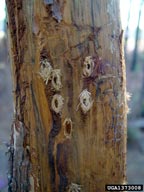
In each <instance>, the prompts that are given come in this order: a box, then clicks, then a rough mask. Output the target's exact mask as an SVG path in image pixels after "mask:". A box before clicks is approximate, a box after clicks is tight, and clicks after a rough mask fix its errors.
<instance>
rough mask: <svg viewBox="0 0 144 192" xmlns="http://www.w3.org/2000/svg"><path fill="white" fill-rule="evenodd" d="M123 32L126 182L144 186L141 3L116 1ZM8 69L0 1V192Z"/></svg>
mask: <svg viewBox="0 0 144 192" xmlns="http://www.w3.org/2000/svg"><path fill="white" fill-rule="evenodd" d="M120 8H121V19H122V26H123V29H124V31H125V37H124V38H125V60H126V68H127V91H128V95H130V96H131V98H130V100H129V101H128V103H129V108H130V112H129V114H128V146H127V147H128V154H127V178H128V183H129V184H144V166H143V164H144V0H120ZM12 97H13V96H12V79H11V67H10V61H9V54H8V40H7V34H6V8H5V1H4V0H0V192H6V191H7V177H8V172H7V170H8V156H7V155H6V152H7V151H8V146H9V140H10V135H11V124H12V120H13V98H12Z"/></svg>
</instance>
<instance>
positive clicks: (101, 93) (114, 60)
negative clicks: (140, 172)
mask: <svg viewBox="0 0 144 192" xmlns="http://www.w3.org/2000/svg"><path fill="white" fill-rule="evenodd" d="M6 3H7V8H8V13H9V23H8V27H9V37H10V45H11V50H10V51H11V62H12V66H13V81H14V87H15V93H14V98H15V109H16V120H19V121H21V122H22V123H23V125H24V129H25V130H26V135H25V137H24V139H23V140H24V141H23V144H24V145H23V151H24V152H23V155H24V158H25V159H28V161H29V162H30V164H31V166H30V172H29V175H27V176H26V175H25V172H21V178H18V179H19V182H22V180H23V178H25V179H27V182H28V181H29V178H30V177H31V178H33V181H34V183H30V185H34V186H32V187H31V189H34V191H35V192H39V191H41V192H46V191H47V192H50V191H53V192H54V191H55V192H56V191H67V190H68V188H69V186H70V185H71V183H75V184H78V185H80V186H81V189H82V191H90V192H91V191H99V192H103V191H104V187H105V184H109V183H113V184H114V183H119V184H122V183H124V182H125V162H126V160H125V152H126V114H125V108H126V100H125V68H124V61H123V56H122V41H121V39H122V33H121V28H120V26H119V16H118V15H115V18H112V16H111V15H108V14H109V13H107V7H108V2H107V1H98V0H92V1H89V0H84V1H83V0H79V1H76V0H75V1H70V0H68V1H64V0H59V1H58V0H56V1H49V0H45V1H39V0H36V1H32V0H29V1H26V2H24V1H23V2H22V1H20V0H15V1H14V2H13V1H12V0H9V1H8V0H7V1H6ZM117 4H118V2H116V1H114V3H113V6H111V11H112V12H113V11H114V10H117V12H118V7H117V6H118V5H117ZM30 10H32V13H31V11H30ZM106 13H107V14H106ZM53 16H54V17H53ZM58 21H60V22H59V23H58ZM116 21H117V22H116ZM113 33H115V34H116V36H115V37H114V40H113V41H112V40H111V35H112V34H113ZM117 37H119V38H117ZM111 43H113V45H112V46H113V47H114V48H115V50H113V52H111V49H110V47H111ZM87 56H92V57H93V58H94V60H95V70H94V72H93V74H92V75H91V76H90V77H89V78H85V77H83V63H84V60H85V58H86V57H87ZM44 59H48V61H49V62H50V63H51V66H52V67H53V69H60V70H61V73H62V88H61V89H59V90H54V89H52V84H51V80H50V81H49V82H48V84H47V85H45V83H44V82H43V79H42V78H41V77H40V75H39V71H40V65H41V61H42V60H44ZM84 89H87V90H88V91H89V92H90V93H91V97H92V98H93V101H94V102H93V106H92V107H91V109H90V110H89V111H88V112H87V113H86V114H84V113H83V112H82V111H81V110H77V107H78V104H79V95H80V93H81V92H82V91H83V90H84ZM55 94H60V95H62V97H64V106H63V108H62V111H61V113H60V114H56V113H55V112H54V111H53V110H52V108H51V101H52V98H53V96H54V95H55ZM66 118H71V120H72V126H73V128H72V134H71V137H70V138H66V137H65V134H64V129H65V127H64V125H63V122H64V120H65V119H66ZM69 130H70V129H69V127H68V128H67V133H69ZM27 147H28V148H29V153H28V154H27V153H25V151H26V148H27ZM11 156H12V158H14V157H15V155H14V153H11ZM18 163H19V162H18V161H16V159H15V160H14V161H13V163H12V165H11V169H12V166H15V168H16V169H18ZM28 166H29V165H28ZM11 171H12V170H11ZM115 173H116V174H115ZM17 176H18V175H17V174H16V175H13V174H12V180H14V179H16V177H17ZM18 177H20V176H18ZM31 180H32V179H31ZM11 183H13V182H11ZM30 185H29V186H28V189H29V190H30ZM16 187H17V190H18V191H21V190H22V189H21V188H20V186H19V185H18V186H16ZM23 191H26V189H23Z"/></svg>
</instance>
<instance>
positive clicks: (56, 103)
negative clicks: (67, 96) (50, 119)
mask: <svg viewBox="0 0 144 192" xmlns="http://www.w3.org/2000/svg"><path fill="white" fill-rule="evenodd" d="M55 107H56V108H58V100H57V99H55Z"/></svg>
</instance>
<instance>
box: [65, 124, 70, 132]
mask: <svg viewBox="0 0 144 192" xmlns="http://www.w3.org/2000/svg"><path fill="white" fill-rule="evenodd" d="M65 131H66V133H67V134H69V135H70V134H71V123H70V122H66V124H65Z"/></svg>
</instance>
